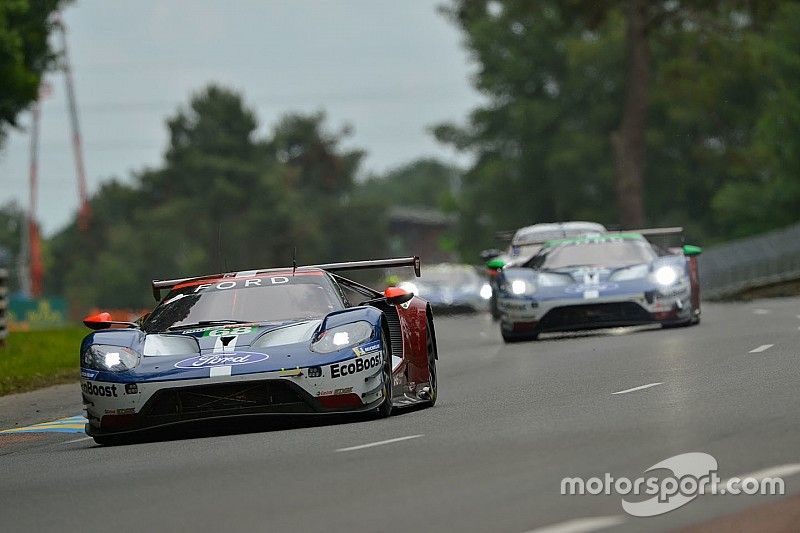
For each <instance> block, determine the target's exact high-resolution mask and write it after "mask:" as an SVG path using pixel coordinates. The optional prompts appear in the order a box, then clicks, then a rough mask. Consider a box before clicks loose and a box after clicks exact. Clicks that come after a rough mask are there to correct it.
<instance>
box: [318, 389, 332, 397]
mask: <svg viewBox="0 0 800 533" xmlns="http://www.w3.org/2000/svg"><path fill="white" fill-rule="evenodd" d="M317 396H333V391H332V390H320V391H317Z"/></svg>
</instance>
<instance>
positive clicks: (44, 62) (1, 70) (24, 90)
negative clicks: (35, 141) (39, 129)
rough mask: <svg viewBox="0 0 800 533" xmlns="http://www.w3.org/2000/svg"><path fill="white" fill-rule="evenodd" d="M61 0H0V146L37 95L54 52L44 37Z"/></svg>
mask: <svg viewBox="0 0 800 533" xmlns="http://www.w3.org/2000/svg"><path fill="white" fill-rule="evenodd" d="M65 3H66V2H65V0H3V2H0V80H3V81H2V83H0V145H2V142H3V139H4V138H5V136H6V134H7V132H8V127H9V126H11V127H14V126H16V125H17V115H18V114H19V113H20V112H21V111H23V110H25V109H26V108H27V107H28V106H29V105H30V104H31V102H33V101H35V100H36V98H37V97H38V92H39V84H40V83H41V79H42V75H43V74H44V72H45V71H47V70H48V69H49V68H51V67H52V66H53V64H54V61H55V58H56V57H55V54H54V52H53V50H52V49H51V48H50V46H49V44H48V40H47V38H48V36H49V35H50V33H51V32H52V31H53V29H54V27H55V22H54V19H53V16H52V15H53V13H55V12H56V11H57V10H58V9H60V8H61V7H62V6H63V5H64V4H65Z"/></svg>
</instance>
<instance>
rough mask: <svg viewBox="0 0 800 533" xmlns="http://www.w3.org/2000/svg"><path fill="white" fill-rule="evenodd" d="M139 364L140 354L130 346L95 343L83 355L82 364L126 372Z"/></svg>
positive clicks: (98, 368) (96, 368)
mask: <svg viewBox="0 0 800 533" xmlns="http://www.w3.org/2000/svg"><path fill="white" fill-rule="evenodd" d="M137 364H139V356H138V355H137V354H136V352H134V351H133V350H131V349H129V348H123V347H122V346H105V345H102V344H95V345H93V346H89V347H88V348H87V349H86V351H84V352H83V355H82V356H81V366H82V367H84V368H91V369H93V370H108V371H110V372H124V371H126V370H130V369H132V368H134V367H135V366H136V365H137Z"/></svg>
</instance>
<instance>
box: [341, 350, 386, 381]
mask: <svg viewBox="0 0 800 533" xmlns="http://www.w3.org/2000/svg"><path fill="white" fill-rule="evenodd" d="M382 361H383V357H381V355H380V354H378V355H373V356H372V357H363V358H358V359H354V360H351V361H350V362H345V363H334V364H332V365H331V377H332V378H338V377H343V376H350V375H352V374H358V373H359V372H363V371H364V370H369V369H370V368H378V367H379V366H380V365H381V362H382Z"/></svg>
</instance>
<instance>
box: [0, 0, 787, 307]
mask: <svg viewBox="0 0 800 533" xmlns="http://www.w3.org/2000/svg"><path fill="white" fill-rule="evenodd" d="M4 6H6V7H5V9H6V13H0V37H2V36H3V34H4V32H6V33H9V32H10V33H14V32H16V34H19V35H26V31H27V30H21V29H20V28H22V27H23V26H24V27H26V28H34V29H35V31H34V32H33V33H34V34H35V35H37V36H38V37H37V38H31V37H29V40H30V44H29V45H24V41H18V40H17V41H15V40H13V39H12V40H9V41H8V42H23V45H22V46H21V48H20V54H22V55H20V54H17V55H16V56H13V57H14V58H16V63H15V64H13V65H12V66H11V67H9V66H8V65H7V64H4V63H3V62H4V61H5V62H6V63H8V61H9V60H8V57H11V56H3V55H2V54H0V72H6V70H7V69H8V68H13V69H14V72H16V73H18V74H19V73H20V72H26V70H25V69H27V74H26V75H25V76H22V77H20V78H19V79H20V80H22V81H20V82H19V83H17V84H0V111H2V113H0V135H1V132H2V131H3V129H4V128H6V127H8V126H9V125H12V126H13V124H14V117H15V116H16V114H17V113H18V112H19V111H20V110H22V109H24V107H25V105H27V103H29V102H30V100H31V94H33V93H31V90H30V84H31V83H33V82H32V81H31V80H34V81H36V82H37V83H38V79H39V77H40V75H41V73H42V72H43V71H44V70H46V69H47V68H48V65H49V64H50V63H51V62H52V61H53V57H54V54H53V52H52V51H50V50H49V49H48V48H47V46H46V41H42V39H41V35H42V34H44V35H46V33H47V31H49V26H48V24H49V23H48V22H47V21H48V20H49V19H48V18H47V16H44V15H43V14H42V13H45V12H46V11H47V10H50V11H52V10H53V9H55V7H57V6H58V2H54V1H53V2H40V3H38V4H37V3H35V2H28V1H27V0H19V1H18V2H15V3H10V4H7V5H6V4H4ZM8 6H13V9H11V10H10V11H9V7H8ZM21 6H28V7H29V8H30V9H34V11H35V10H36V9H39V10H40V11H37V12H35V13H31V12H26V11H25V10H24V9H23V8H22V7H21ZM31 6H33V7H31ZM37 6H38V7H37ZM442 12H443V15H444V16H446V17H448V18H449V20H450V21H451V22H452V23H453V24H455V25H456V26H457V27H458V28H459V29H460V31H461V35H462V37H463V44H464V46H465V48H466V49H467V51H468V52H469V54H470V57H471V59H472V61H473V63H474V65H475V66H476V73H475V75H474V77H473V83H474V85H475V87H476V89H477V90H479V91H480V92H481V93H482V94H483V95H484V96H485V100H484V102H485V103H484V104H482V105H481V106H479V107H478V108H476V109H474V110H473V111H472V112H471V113H470V114H469V116H468V117H466V120H464V121H462V122H460V123H448V124H439V125H434V126H433V127H432V132H433V134H434V135H435V136H436V137H437V139H438V140H440V141H441V142H442V143H443V144H445V145H449V146H452V147H455V148H456V149H458V150H462V151H464V152H465V153H468V154H471V155H472V156H473V163H472V164H471V165H469V166H468V167H467V168H465V169H456V168H453V167H452V166H449V165H445V164H443V163H441V162H439V161H436V160H431V159H427V160H419V161H413V162H410V163H409V164H407V165H405V166H403V167H401V168H398V169H395V170H392V171H390V172H388V173H386V174H385V175H381V176H368V177H367V178H366V179H359V177H360V176H361V174H362V172H361V171H360V163H361V160H362V158H363V156H364V152H363V151H361V150H354V149H345V148H343V147H342V140H343V139H344V138H346V136H347V134H348V131H347V129H346V128H345V129H340V130H336V131H331V130H330V129H328V128H327V126H326V124H325V121H324V115H323V114H321V113H318V114H287V115H285V116H284V117H283V118H282V119H281V120H280V121H279V122H278V124H277V125H276V126H275V127H274V128H272V129H271V131H270V132H269V133H267V134H266V135H259V134H258V131H259V130H258V126H259V124H258V120H257V117H256V115H255V113H254V112H253V111H252V110H251V109H249V108H248V106H247V105H246V104H245V99H244V95H242V94H239V93H237V92H235V91H231V90H228V89H226V88H223V87H219V86H215V85H210V86H208V87H206V88H205V89H203V90H201V91H200V92H199V93H197V94H195V95H194V96H193V97H192V98H191V101H190V103H189V105H188V106H187V107H186V108H183V109H180V110H179V111H178V112H177V113H176V114H175V115H174V116H172V117H171V118H169V120H168V122H167V127H168V129H169V133H170V140H169V145H168V147H167V149H166V152H165V156H164V161H163V163H162V164H161V165H160V166H159V168H155V169H147V170H143V171H141V172H139V173H137V174H136V175H135V176H133V179H132V180H125V181H120V180H109V181H107V182H105V183H104V184H103V185H102V186H101V188H100V189H99V190H98V191H97V192H96V193H95V194H94V195H93V197H92V199H91V207H92V212H93V218H92V224H91V228H90V230H89V231H88V232H80V231H78V228H77V227H76V225H75V223H74V222H73V223H72V224H70V225H69V226H67V227H66V228H64V229H63V230H62V231H60V232H58V233H57V234H56V235H54V236H53V237H52V238H50V239H49V240H48V242H47V243H46V246H45V259H46V261H47V263H46V266H47V267H48V272H49V273H48V278H47V280H46V282H47V283H46V284H47V290H48V292H50V293H53V294H63V295H66V296H67V297H68V298H69V299H70V300H71V301H73V302H74V303H75V304H76V305H77V306H79V307H85V306H89V305H109V306H116V307H124V306H138V305H145V304H147V303H149V301H148V300H147V298H148V296H147V294H146V290H143V289H145V288H143V286H142V280H147V279H150V278H152V277H159V276H162V277H166V276H170V275H176V276H180V275H185V274H189V273H198V272H200V273H202V272H213V271H219V270H232V269H237V268H252V267H253V266H255V265H259V266H260V265H284V264H287V263H288V262H289V261H290V260H291V255H292V253H293V251H294V248H295V247H296V248H297V257H298V260H299V261H301V262H304V261H320V260H326V261H327V260H336V259H345V258H354V257H368V256H373V255H380V254H383V253H385V252H386V251H387V244H386V243H387V239H388V234H387V226H388V222H387V220H388V219H387V212H388V210H389V208H390V207H392V206H401V207H402V206H419V205H422V206H428V207H434V208H438V209H442V210H445V211H449V212H451V213H453V214H455V215H456V219H457V223H456V227H455V228H454V230H453V234H452V236H451V237H452V242H454V243H455V248H456V249H457V251H458V252H459V253H460V255H461V257H462V258H463V259H464V260H465V261H467V262H475V261H476V260H477V253H478V251H479V250H480V249H482V248H486V247H489V246H490V245H492V244H494V243H493V241H494V234H495V232H496V231H498V230H508V229H513V228H516V227H519V226H521V225H525V224H530V223H533V222H540V221H553V220H570V219H585V220H596V221H599V222H602V223H604V224H606V225H608V226H611V227H614V226H616V227H624V228H631V227H637V226H642V225H682V226H684V227H685V228H686V230H687V234H688V236H689V238H691V239H692V240H693V241H694V242H700V243H703V244H709V243H713V242H719V241H723V240H727V239H731V238H735V237H740V236H745V235H750V234H753V233H758V232H762V231H765V230H768V229H772V228H774V227H779V226H783V225H787V224H790V223H793V222H796V221H797V212H798V207H800V32H798V31H797V28H800V4H798V3H796V2H790V1H779V0H764V1H759V2H753V1H747V0H668V1H664V2H650V1H647V0H609V1H606V2H594V1H588V0H540V1H536V2H530V1H526V0H452V1H451V2H450V3H449V4H447V5H446V6H444V7H443V8H442ZM23 15H24V16H23ZM15 17H16V18H15ZM9 21H10V22H9ZM15 21H16V22H15ZM20 21H21V22H20ZM0 40H1V39H0ZM43 43H45V44H43ZM22 52H25V53H22ZM26 54H27V55H26ZM4 69H6V70H4ZM23 82H24V83H23ZM0 140H1V139H0ZM21 216H22V214H21V212H20V211H19V209H16V208H14V207H13V206H9V207H7V208H6V209H3V210H0V246H4V247H6V248H8V249H10V250H11V251H12V253H14V252H15V251H16V249H17V248H16V246H17V242H18V238H17V235H18V229H19V227H20V217H21ZM448 242H449V241H448Z"/></svg>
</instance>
